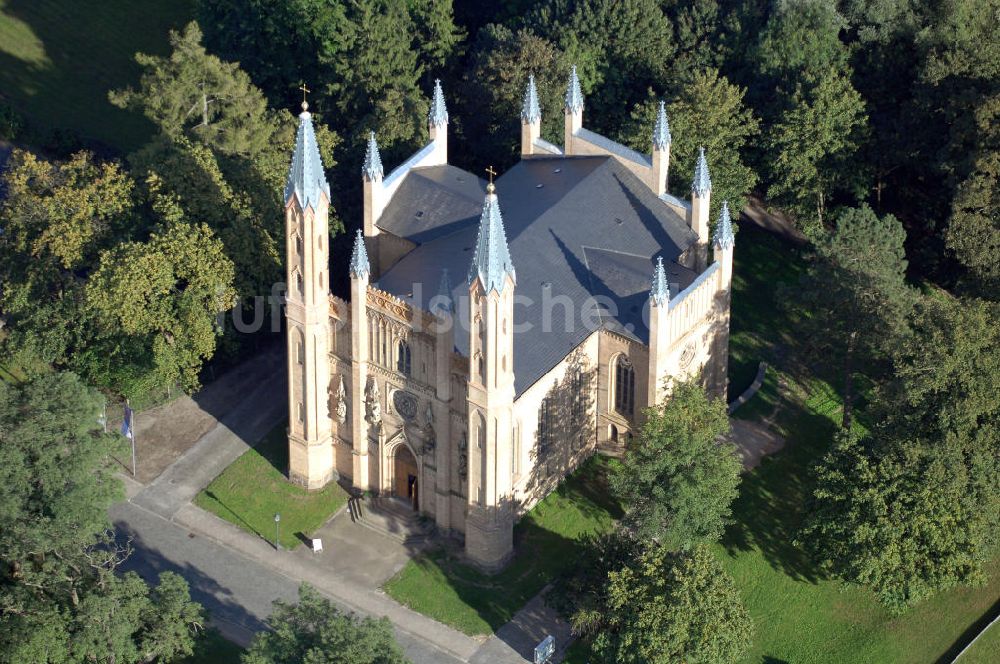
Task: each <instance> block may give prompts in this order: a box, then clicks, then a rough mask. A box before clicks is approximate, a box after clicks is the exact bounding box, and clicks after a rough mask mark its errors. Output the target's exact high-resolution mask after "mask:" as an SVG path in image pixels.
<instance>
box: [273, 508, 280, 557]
mask: <svg viewBox="0 0 1000 664" xmlns="http://www.w3.org/2000/svg"><path fill="white" fill-rule="evenodd" d="M280 525H281V515H280V514H275V515H274V550H275V551H281V542H280V531H279V528H280Z"/></svg>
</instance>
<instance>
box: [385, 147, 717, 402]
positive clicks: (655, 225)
mask: <svg viewBox="0 0 1000 664" xmlns="http://www.w3.org/2000/svg"><path fill="white" fill-rule="evenodd" d="M439 168H443V167H431V168H427V169H415V170H414V171H413V172H411V173H410V174H409V175H408V176H407V180H408V182H404V183H403V186H402V187H401V188H400V191H399V193H397V195H396V196H395V197H394V199H393V202H392V203H391V204H390V208H389V210H394V212H393V214H395V215H398V217H399V218H400V219H404V220H405V222H406V224H409V223H410V222H411V221H414V211H413V208H412V207H409V206H410V205H411V203H414V202H417V203H418V204H419V205H421V206H422V205H424V204H425V203H426V201H427V200H435V199H434V196H437V195H438V193H439V192H441V191H442V189H441V188H440V185H438V184H436V183H435V182H433V181H432V180H431V179H427V176H428V175H430V174H432V173H433V174H436V175H435V178H438V177H442V176H443V175H444V174H446V173H456V172H457V173H464V172H462V171H458V169H455V171H442V170H437V169H439ZM418 174H420V175H423V176H424V177H422V178H415V177H414V176H415V175H418ZM465 175H466V176H468V177H469V178H470V179H471V180H475V178H474V176H471V175H468V174H465ZM448 177H451V176H450V175H449V176H448ZM417 182H421V183H422V184H421V185H420V186H419V187H414V189H413V190H411V193H406V189H405V187H407V186H408V185H410V186H412V185H415V184H416V183H417ZM464 184H466V185H470V184H471V183H464ZM485 184H486V183H485V182H482V183H480V184H478V185H477V186H479V187H483V189H484V188H485ZM496 188H497V194H498V195H499V196H500V198H502V199H503V201H504V202H503V229H504V231H505V234H506V238H507V245H508V251H509V254H510V257H511V261H512V262H513V264H514V265H516V266H517V288H516V291H515V293H516V295H517V296H518V297H519V298H522V297H523V302H522V301H519V302H518V306H517V307H515V309H514V315H515V317H516V320H515V323H517V324H522V323H527V324H530V325H532V326H533V328H532V329H535V330H543V329H544V326H545V320H546V319H545V316H546V307H545V304H544V303H545V302H550V301H551V299H552V298H569V301H571V302H573V303H574V306H573V307H572V309H573V311H571V312H569V313H568V314H566V315H568V316H571V317H572V319H573V320H572V321H571V324H570V325H569V326H568V327H567V326H564V325H563V318H564V314H563V313H562V311H563V308H562V307H559V306H557V307H556V308H555V315H554V316H552V315H551V314H552V311H551V310H550V311H549V318H550V319H553V320H552V322H553V325H552V329H551V331H549V330H546V331H545V333H544V334H518V335H515V337H514V379H515V384H514V389H515V391H516V393H517V394H522V393H523V392H524V390H526V389H528V388H529V387H531V385H532V384H533V383H535V382H536V381H537V380H538V379H539V378H541V377H542V376H543V375H544V374H545V372H547V371H548V370H549V369H551V368H552V367H554V366H555V365H556V364H558V363H559V362H560V361H562V359H563V358H565V357H566V355H567V354H568V353H569V352H570V351H572V349H573V348H575V347H576V346H578V345H579V344H580V343H581V342H582V341H583V340H584V339H586V337H587V336H589V335H590V334H592V333H593V331H594V330H595V329H597V328H600V329H608V330H613V331H615V332H617V333H619V334H623V335H626V336H629V337H630V338H635V339H637V340H639V341H643V342H645V341H647V340H648V334H649V333H648V330H647V328H646V323H645V322H644V320H643V315H642V314H643V308H644V307H645V306H646V303H647V302H648V301H649V291H650V275H651V274H652V273H653V269H654V267H655V262H654V261H655V257H656V256H662V257H663V266H664V271H665V277H666V280H667V283H668V286H669V290H670V292H671V293H679V292H681V291H682V290H683V289H684V288H686V287H687V286H688V285H689V284H690V283H691V282H692V281H693V280H694V279H695V278H696V277H697V275H696V274H695V273H694V272H692V271H691V270H689V269H687V268H686V267H683V266H682V265H680V264H679V263H678V262H677V261H678V260H679V259H680V257H681V255H682V254H683V253H684V251H685V250H687V249H689V248H691V247H692V246H694V245H695V244H696V243H697V240H698V238H697V235H695V233H694V231H692V230H691V229H690V228H689V227H688V225H687V221H686V219H685V218H684V216H683V215H681V214H679V213H678V212H677V211H676V209H675V208H673V207H671V206H670V205H668V204H666V203H665V202H664V201H662V200H661V199H660V198H659V197H657V196H656V195H655V194H654V193H653V192H652V191H651V190H650V188H649V185H648V184H646V182H645V181H643V180H642V179H640V178H639V177H638V176H636V175H635V174H634V173H633V172H632V171H631V170H630V169H629V168H628V167H626V166H624V165H623V164H622V163H621V162H620V161H619V160H618V159H616V158H614V157H609V156H580V157H566V156H552V157H547V156H538V157H532V158H530V159H523V160H521V162H519V163H518V164H517V165H515V166H514V167H513V168H511V169H510V170H509V171H507V172H506V173H504V174H503V176H501V177H500V178H499V179H498V180H497V181H496ZM470 189H471V186H470ZM483 189H479V192H480V193H479V196H478V200H477V201H476V203H475V205H476V206H481V205H482V201H483V197H482V196H483V194H482V192H483ZM414 192H416V193H422V194H427V192H434V193H433V194H432V195H427V196H418V197H412V196H411V194H412V193H414ZM452 192H453V190H452V189H450V188H449V190H448V191H447V196H443V197H442V200H445V201H447V204H446V206H457V207H458V208H461V207H462V206H465V205H467V203H465V202H464V201H465V200H466V199H465V197H463V196H458V195H456V194H454V193H452ZM404 194H405V196H404ZM421 209H424V208H421ZM389 210H387V211H389ZM479 212H481V207H480V209H479V211H477V213H476V214H475V216H474V217H471V218H466V219H458V218H457V217H458V215H457V214H455V213H454V212H452V213H449V214H452V215H455V216H452V217H450V218H451V219H452V221H442V222H441V223H440V224H436V225H434V226H432V227H429V228H426V229H420V230H419V231H418V232H416V233H414V234H412V235H410V236H408V239H411V240H414V238H419V239H417V240H416V243H417V244H418V245H419V246H417V247H416V248H415V249H414V250H413V251H411V252H410V253H408V254H407V255H405V256H404V257H403V258H401V259H400V260H399V261H398V262H397V263H396V264H395V265H393V266H392V267H391V268H390V269H388V270H387V271H386V272H385V273H383V274H382V275H381V276H380V277H379V287H380V288H382V289H384V290H386V291H388V292H390V293H393V294H394V295H397V296H399V297H401V298H404V299H406V300H408V301H411V302H412V303H413V304H414V305H416V306H419V307H422V308H426V307H427V306H428V295H431V294H434V293H436V292H438V288H439V283H440V280H441V268H443V267H447V268H448V269H449V271H450V272H451V274H452V275H455V274H462V271H464V270H468V269H469V264H470V260H471V258H472V256H473V253H474V251H475V250H476V247H477V241H478V239H479V238H478V230H479V229H478V226H479V224H478V223H477V221H478V220H479V219H480V218H481V216H482V215H481V214H479ZM430 214H431V212H430V209H429V211H428V214H426V215H425V218H426V217H427V216H430ZM384 218H385V217H384V215H383V219H384ZM380 228H386V226H383V225H382V222H381V221H380ZM389 232H391V233H395V231H393V230H391V229H390V230H389ZM417 284H421V287H420V288H419V292H422V293H423V294H424V295H423V296H422V297H423V301H422V302H421V301H418V300H416V299H415V296H416V294H417V293H418V289H417V288H416V287H415V286H416V285H417ZM451 287H452V298H453V301H454V302H455V305H456V307H457V308H458V313H457V316H458V317H459V318H460V319H462V320H464V318H462V317H463V316H467V315H468V289H467V286H466V284H465V283H464V282H463V280H457V282H455V283H453V285H452V286H451ZM588 298H593V299H594V300H595V301H599V302H605V303H609V305H608V306H607V307H603V308H601V309H600V310H599V311H597V312H594V309H593V307H589V308H588V307H586V306H585V303H586V302H587V301H588ZM594 313H596V314H597V315H596V316H595V315H592V314H594ZM595 325H596V328H595ZM468 336H469V335H468V334H467V332H465V331H462V332H458V331H456V335H455V346H456V348H457V349H458V351H459V352H461V353H466V354H467V353H468V342H469V340H468Z"/></svg>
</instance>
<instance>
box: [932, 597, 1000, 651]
mask: <svg viewBox="0 0 1000 664" xmlns="http://www.w3.org/2000/svg"><path fill="white" fill-rule="evenodd" d="M997 616H1000V599H998V600H997V601H996V602H995V603H994V604H993V606H991V607H990V610H989V611H987V612H986V613H984V614H983V616H982V617H981V618H980V619H979V620H977V621H976V622H974V623H972V624H971V625H969V628H968V629H967V630H965V631H964V632H962V635H961V636H959V637H958V638H957V639H955V643H953V644H952V646H951V647H950V648H948V650H947V651H946V652H945V653H944V654H943V655H941V657H939V658H938V659H937V660H936V662H935V664H950V662H952V661H954V659H955V658H956V657H958V653H960V652H962V649H963V648H965V647H966V646H967V645H969V643H971V642H972V639H974V638H976V635H977V634H979V633H980V632H982V631H983V630H984V629H986V626H987V625H989V624H990V623H991V622H992V621H993V620H994V619H995V618H996V617H997ZM991 629H1000V625H994V626H993V627H992V628H991ZM981 642H982V639H980V640H979V641H977V642H976V647H977V648H978V647H979V643H981ZM964 659H965V658H963V661H964Z"/></svg>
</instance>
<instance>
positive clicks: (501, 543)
mask: <svg viewBox="0 0 1000 664" xmlns="http://www.w3.org/2000/svg"><path fill="white" fill-rule="evenodd" d="M515 283H516V275H515V272H514V264H513V262H512V261H511V258H510V249H509V248H508V246H507V234H506V231H505V229H504V225H503V216H502V215H501V214H500V200H499V198H498V197H497V194H496V186H495V185H494V184H493V183H492V182H490V184H489V185H488V186H487V188H486V200H485V201H484V203H483V213H482V216H481V217H480V219H479V233H478V237H477V239H476V244H475V253H474V254H473V257H472V264H471V265H470V266H469V380H468V402H469V408H468V413H469V418H468V432H469V472H468V494H467V495H468V515H467V517H466V524H465V551H466V553H467V554H468V556H469V558H470V559H472V560H473V561H475V562H476V564H477V565H479V566H480V567H482V568H484V569H486V570H488V571H489V570H497V569H500V568H501V567H503V566H504V565H505V564H506V563H507V561H508V560H509V558H510V556H511V553H512V552H513V547H514V543H513V523H514V508H513V504H512V499H513V491H512V489H513V487H512V481H511V479H512V475H513V473H512V468H511V458H512V453H513V440H512V431H513V411H514V333H513V327H514V286H515Z"/></svg>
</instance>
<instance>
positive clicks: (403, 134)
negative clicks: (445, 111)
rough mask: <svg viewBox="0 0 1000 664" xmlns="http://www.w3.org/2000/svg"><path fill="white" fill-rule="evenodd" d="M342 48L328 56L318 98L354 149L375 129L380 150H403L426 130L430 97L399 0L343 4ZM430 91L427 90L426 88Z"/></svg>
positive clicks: (361, 0)
mask: <svg viewBox="0 0 1000 664" xmlns="http://www.w3.org/2000/svg"><path fill="white" fill-rule="evenodd" d="M342 31H343V42H342V45H341V49H340V50H339V51H338V52H337V53H336V55H334V56H333V57H332V59H331V60H330V62H331V64H332V67H333V71H332V72H331V74H332V75H331V76H329V77H327V78H326V79H324V82H323V87H322V88H321V100H322V101H323V104H324V108H331V109H335V110H336V111H337V113H338V115H339V117H340V118H341V123H342V125H340V126H338V128H339V129H341V131H343V132H344V134H345V136H346V137H347V138H348V145H349V146H350V147H351V148H353V150H352V154H354V153H357V156H356V159H357V160H358V163H360V159H361V155H362V154H363V150H361V149H360V148H361V147H362V146H363V145H364V141H365V140H367V138H368V132H369V131H374V132H375V133H376V135H377V136H378V140H379V145H380V146H381V147H382V148H383V150H385V151H391V150H392V149H393V148H397V149H399V148H407V149H409V148H410V147H412V146H413V145H415V144H416V143H418V142H419V140H420V139H421V138H422V137H424V136H425V135H426V134H425V132H426V128H425V125H426V117H427V109H428V108H429V101H428V98H427V96H426V95H425V93H424V92H422V91H421V90H420V88H419V86H418V82H419V80H420V76H421V74H422V69H421V67H420V64H419V62H418V58H417V53H418V50H417V49H414V48H412V47H411V42H410V39H411V38H412V37H411V36H412V35H413V34H414V24H413V19H412V18H411V16H410V14H409V11H408V10H407V7H406V3H405V2H404V1H403V0H358V1H357V2H352V3H350V4H349V5H348V6H347V21H346V23H345V24H344V26H343V28H342ZM428 92H429V91H428Z"/></svg>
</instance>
